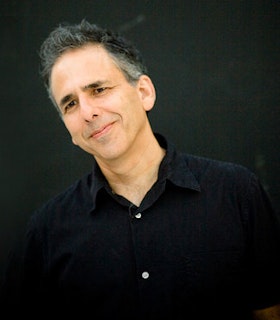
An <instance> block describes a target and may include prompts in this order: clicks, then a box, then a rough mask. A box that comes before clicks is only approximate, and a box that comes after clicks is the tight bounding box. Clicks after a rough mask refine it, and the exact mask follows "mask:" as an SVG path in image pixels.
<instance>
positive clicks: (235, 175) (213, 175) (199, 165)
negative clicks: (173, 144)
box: [181, 153, 257, 183]
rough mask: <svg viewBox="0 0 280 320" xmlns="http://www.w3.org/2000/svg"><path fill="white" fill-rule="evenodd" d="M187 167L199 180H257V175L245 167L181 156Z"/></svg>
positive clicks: (205, 158)
mask: <svg viewBox="0 0 280 320" xmlns="http://www.w3.org/2000/svg"><path fill="white" fill-rule="evenodd" d="M181 155H182V157H183V159H184V161H185V163H186V165H187V166H188V167H189V169H190V170H191V171H192V173H193V174H194V175H195V176H196V177H197V179H199V180H201V179H214V180H217V179H230V180H232V179H233V180H238V181H242V182H243V183H244V182H249V181H250V180H251V179H254V178H257V177H256V174H255V173H254V172H253V171H252V170H251V169H249V168H247V167H246V166H244V165H241V164H238V163H233V162H228V161H222V160H216V159H211V158H207V157H201V156H196V155H191V154H186V153H182V154H181Z"/></svg>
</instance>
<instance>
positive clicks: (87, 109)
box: [79, 96, 99, 122]
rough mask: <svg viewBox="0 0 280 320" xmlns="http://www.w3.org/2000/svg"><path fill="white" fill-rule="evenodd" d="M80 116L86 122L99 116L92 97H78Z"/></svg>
mask: <svg viewBox="0 0 280 320" xmlns="http://www.w3.org/2000/svg"><path fill="white" fill-rule="evenodd" d="M79 105H80V114H81V117H82V118H83V119H84V120H85V121H86V122H90V121H92V120H93V119H94V118H96V117H97V116H98V115H99V108H98V107H97V106H96V103H95V102H94V101H93V99H92V97H88V96H80V97H79Z"/></svg>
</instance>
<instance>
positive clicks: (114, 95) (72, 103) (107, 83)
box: [51, 44, 164, 205]
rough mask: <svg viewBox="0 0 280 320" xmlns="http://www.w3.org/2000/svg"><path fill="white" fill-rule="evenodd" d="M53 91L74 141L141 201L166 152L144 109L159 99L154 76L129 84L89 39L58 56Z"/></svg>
mask: <svg viewBox="0 0 280 320" xmlns="http://www.w3.org/2000/svg"><path fill="white" fill-rule="evenodd" d="M51 91H52V94H53V98H54V100H55V101H56V103H57V105H58V106H59V108H60V110H61V115H62V119H63V121H64V124H65V126H66V128H67V130H68V131H69V133H70V135H71V137H72V141H73V143H74V144H76V145H78V146H79V147H80V148H82V149H83V150H85V151H86V152H88V153H90V154H92V155H93V156H94V158H95V159H96V161H97V163H98V164H99V166H100V168H101V170H102V172H103V174H104V175H105V177H106V178H107V180H108V182H109V184H110V185H111V187H112V189H113V191H114V192H116V193H118V194H121V195H123V196H125V197H126V198H127V199H128V200H130V201H131V202H133V203H134V204H136V205H139V204H140V202H141V200H142V199H143V197H144V196H145V194H146V192H147V191H148V190H149V189H150V188H151V186H152V184H153V183H154V182H155V181H156V180H157V172H158V167H159V164H160V162H161V160H162V158H163V156H164V150H162V149H161V147H160V146H159V144H158V142H157V140H156V139H155V137H154V134H153V132H152V129H151V126H150V123H149V121H148V118H147V113H146V112H147V111H149V110H151V109H152V108H153V106H154V103H155V99H156V93H155V88H154V85H153V83H152V81H151V79H150V78H149V77H148V76H146V75H142V76H141V77H140V79H139V80H138V82H137V83H136V84H135V85H132V84H130V83H129V82H128V81H127V80H126V78H125V76H124V75H123V73H122V72H121V70H120V69H119V68H118V66H117V65H116V63H115V62H114V60H113V59H112V58H111V57H110V55H109V54H108V53H107V52H106V50H105V49H104V48H103V47H101V46H100V45H93V44H90V45H87V46H84V47H82V48H79V49H74V50H69V51H67V52H66V53H64V54H63V55H62V56H61V57H60V58H59V60H58V61H57V62H56V63H55V65H54V67H53V70H52V74H51Z"/></svg>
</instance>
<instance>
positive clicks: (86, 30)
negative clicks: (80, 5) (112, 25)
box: [39, 19, 148, 105]
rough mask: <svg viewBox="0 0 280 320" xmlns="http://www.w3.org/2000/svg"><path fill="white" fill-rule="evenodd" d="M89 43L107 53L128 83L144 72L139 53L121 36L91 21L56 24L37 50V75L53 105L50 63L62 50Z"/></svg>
mask: <svg viewBox="0 0 280 320" xmlns="http://www.w3.org/2000/svg"><path fill="white" fill-rule="evenodd" d="M91 43H92V44H100V45H101V46H102V47H103V48H104V49H105V50H106V51H107V52H108V53H109V55H110V56H111V57H112V59H113V60H114V61H115V63H116V65H117V66H118V67H119V68H120V70H121V71H122V72H123V74H124V76H125V77H126V79H127V81H129V82H130V83H132V84H134V83H135V82H136V81H137V80H138V79H139V77H140V76H141V75H142V74H147V73H148V71H147V67H146V65H145V64H144V61H143V58H142V55H141V53H140V52H139V50H138V49H137V48H136V47H135V46H134V45H133V44H132V43H131V42H129V41H128V40H127V39H125V37H124V36H123V35H121V34H118V33H117V32H115V33H114V32H113V31H111V30H109V29H105V28H101V27H100V26H98V25H96V24H91V23H89V22H88V21H86V20H85V19H83V20H82V21H81V23H79V24H68V23H64V24H60V25H59V26H58V27H56V28H55V29H54V30H53V31H52V32H51V33H50V34H49V36H48V37H47V38H46V39H45V41H44V42H43V43H42V45H41V47H40V51H39V57H40V75H41V76H42V78H43V81H44V85H45V86H46V88H47V91H48V93H49V96H50V98H51V100H52V101H53V103H54V104H55V105H56V103H55V102H54V100H53V97H52V93H51V89H50V76H51V72H52V68H53V66H54V64H55V63H56V61H57V59H58V58H59V57H61V55H62V54H63V53H64V52H66V51H68V50H71V49H74V48H81V47H83V46H85V45H87V44H91Z"/></svg>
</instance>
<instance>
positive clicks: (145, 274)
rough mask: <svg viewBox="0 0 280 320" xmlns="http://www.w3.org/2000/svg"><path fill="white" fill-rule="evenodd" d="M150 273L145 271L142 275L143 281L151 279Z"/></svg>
mask: <svg viewBox="0 0 280 320" xmlns="http://www.w3.org/2000/svg"><path fill="white" fill-rule="evenodd" d="M149 276H150V275H149V272H147V271H144V272H143V273H142V278H143V279H148V278H149Z"/></svg>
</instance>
